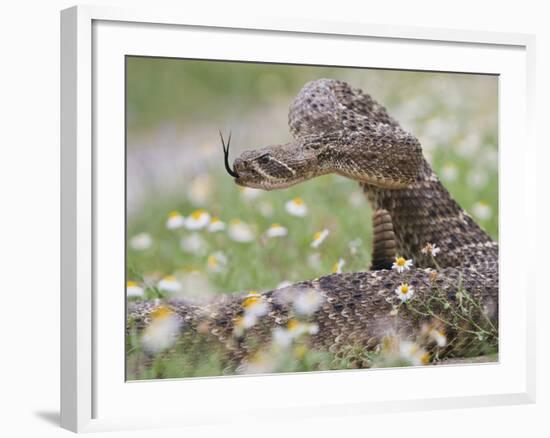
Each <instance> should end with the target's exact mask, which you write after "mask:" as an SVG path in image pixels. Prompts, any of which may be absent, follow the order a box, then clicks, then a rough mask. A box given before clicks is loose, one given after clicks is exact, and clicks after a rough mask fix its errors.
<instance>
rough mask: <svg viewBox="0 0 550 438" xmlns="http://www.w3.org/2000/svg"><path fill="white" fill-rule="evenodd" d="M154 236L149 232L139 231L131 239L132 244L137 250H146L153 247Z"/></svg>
mask: <svg viewBox="0 0 550 438" xmlns="http://www.w3.org/2000/svg"><path fill="white" fill-rule="evenodd" d="M151 245H153V238H152V237H151V235H150V234H149V233H139V234H136V235H135V236H134V237H132V238H131V239H130V246H131V247H132V249H135V250H136V251H144V250H146V249H149V248H151Z"/></svg>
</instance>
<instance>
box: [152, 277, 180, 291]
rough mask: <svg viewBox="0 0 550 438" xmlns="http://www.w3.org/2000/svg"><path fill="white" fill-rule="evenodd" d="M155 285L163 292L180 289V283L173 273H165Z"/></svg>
mask: <svg viewBox="0 0 550 438" xmlns="http://www.w3.org/2000/svg"><path fill="white" fill-rule="evenodd" d="M157 287H158V288H159V289H160V290H162V291H165V292H170V293H176V292H179V291H181V283H180V282H179V281H178V279H177V278H176V277H175V276H174V275H167V276H166V277H164V278H163V279H162V280H160V281H159V282H158V284H157Z"/></svg>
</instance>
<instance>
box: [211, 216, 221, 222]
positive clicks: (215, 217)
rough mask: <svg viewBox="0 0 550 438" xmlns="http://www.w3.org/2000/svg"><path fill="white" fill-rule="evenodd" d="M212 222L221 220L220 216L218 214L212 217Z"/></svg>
mask: <svg viewBox="0 0 550 438" xmlns="http://www.w3.org/2000/svg"><path fill="white" fill-rule="evenodd" d="M210 222H211V223H216V222H221V220H220V218H219V217H217V216H214V217H213V218H212V219H210Z"/></svg>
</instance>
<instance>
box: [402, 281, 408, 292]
mask: <svg viewBox="0 0 550 438" xmlns="http://www.w3.org/2000/svg"><path fill="white" fill-rule="evenodd" d="M408 292H409V285H408V284H407V283H405V284H402V285H401V293H402V294H403V295H406V294H407V293H408Z"/></svg>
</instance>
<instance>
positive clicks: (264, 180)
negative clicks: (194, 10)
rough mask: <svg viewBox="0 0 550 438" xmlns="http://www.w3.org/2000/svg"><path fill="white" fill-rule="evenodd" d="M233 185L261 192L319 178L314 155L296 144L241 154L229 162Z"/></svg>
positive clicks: (318, 168)
mask: <svg viewBox="0 0 550 438" xmlns="http://www.w3.org/2000/svg"><path fill="white" fill-rule="evenodd" d="M233 171H234V172H235V173H236V174H237V177H236V178H235V182H236V183H237V184H239V185H241V186H244V187H252V188H258V189H263V190H275V189H282V188H286V187H289V186H292V185H294V184H298V183H300V182H302V181H305V180H307V179H310V178H313V177H314V176H317V175H320V171H321V169H320V167H319V165H318V152H317V151H315V150H313V149H310V148H307V147H305V146H304V144H302V143H300V142H291V143H287V144H282V145H273V146H267V147H264V148H261V149H255V150H249V151H245V152H243V153H242V154H241V155H240V156H239V157H238V158H236V159H235V161H234V163H233Z"/></svg>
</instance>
